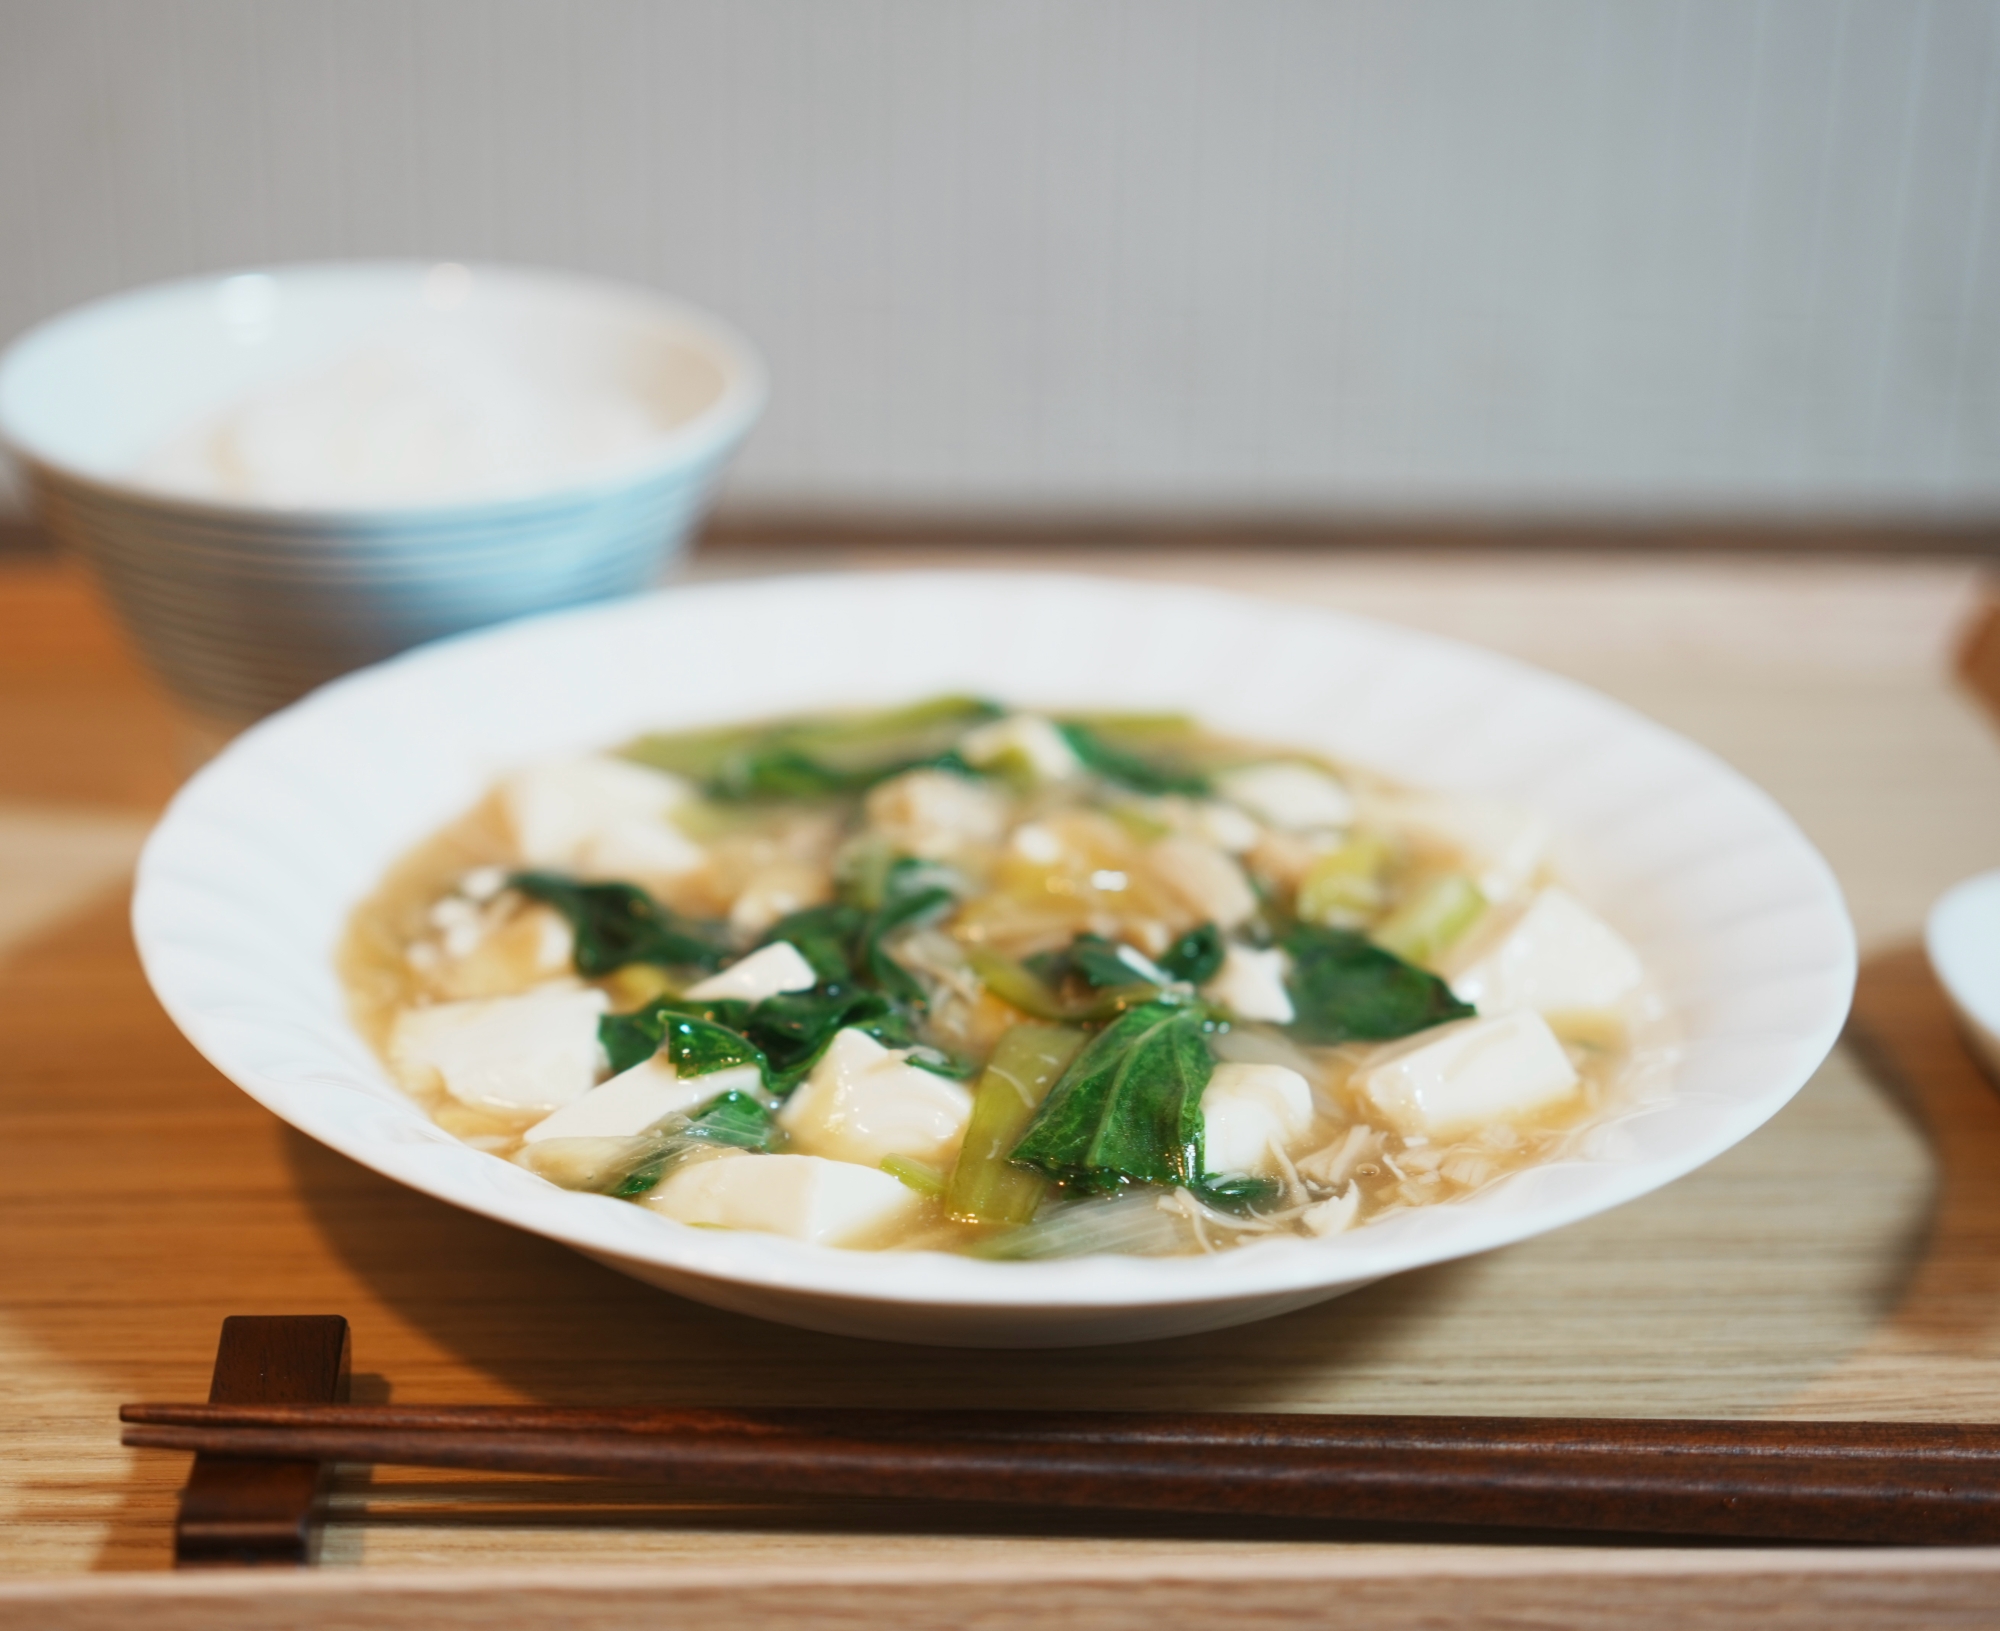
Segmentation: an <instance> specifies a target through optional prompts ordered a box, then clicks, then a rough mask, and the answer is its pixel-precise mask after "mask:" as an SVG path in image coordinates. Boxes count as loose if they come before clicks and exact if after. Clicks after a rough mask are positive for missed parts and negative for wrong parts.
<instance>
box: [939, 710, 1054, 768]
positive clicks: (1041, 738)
mask: <svg viewBox="0 0 2000 1631" xmlns="http://www.w3.org/2000/svg"><path fill="white" fill-rule="evenodd" d="M958 751H959V753H960V754H961V755H962V756H963V757H964V759H965V762H966V763H967V764H972V765H978V766H979V767H980V768H981V769H985V768H986V767H988V766H991V765H999V764H1002V763H1004V762H1005V761H1007V760H1010V759H1011V760H1012V761H1013V762H1015V763H1016V764H1020V765H1024V766H1025V767H1026V768H1027V770H1028V772H1029V774H1030V775H1032V776H1033V777H1034V779H1035V780H1036V781H1038V782H1059V781H1063V780H1066V779H1067V778H1068V777H1071V776H1074V775H1075V774H1076V773H1077V771H1079V770H1080V769H1082V768H1083V767H1082V764H1081V761H1079V760H1078V758H1077V756H1076V750H1075V749H1074V748H1072V747H1071V746H1070V745H1069V743H1068V742H1067V741H1065V740H1064V739H1063V734H1062V732H1061V731H1059V730H1057V729H1056V727H1055V726H1054V725H1053V724H1051V723H1050V722H1049V721H1048V720H1046V719H1043V718H1042V717H1041V716H1040V715H1038V714H1009V715H1008V716H1007V717H1006V718H1005V719H996V720H994V721H993V722H992V723H991V724H987V725H980V726H978V727H977V728H975V729H973V730H969V731H967V732H966V733H965V734H964V735H963V736H961V737H960V738H959V739H958Z"/></svg>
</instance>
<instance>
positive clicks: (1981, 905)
mask: <svg viewBox="0 0 2000 1631" xmlns="http://www.w3.org/2000/svg"><path fill="white" fill-rule="evenodd" d="M1924 949H1925V951H1926V952H1927V953H1928V954H1929V956H1930V960H1931V967H1932V968H1933V969H1934V970H1935V971H1936V972H1937V977H1938V980H1939V983H1940V984H1942V985H1943V986H1944V989H1945V994H1946V995H1947V996H1948V997H1950V998H1951V1005H1952V1007H1953V1008H1954V1009H1956V1010H1957V1011H1958V1018H1959V1023H1960V1024H1962V1025H1963V1026H1964V1027H1965V1034H1966V1036H1967V1037H1968V1038H1970V1040H1971V1042H1972V1045H1973V1047H1974V1048H1976V1049H1977V1050H1978V1052H1979V1056H1980V1058H1982V1059H1983V1060H1985V1061H1986V1068H1987V1070H1988V1071H1989V1072H1991V1073H1992V1076H1993V1079H1994V1081H1995V1082H2000V872H1982V873H1980V874H1979V876H1978V877H1976V878H1967V879H1966V880H1965V881H1964V882H1963V883H1959V884H1954V885H1953V886H1952V887H1951V888H1950V889H1947V890H1946V891H1945V892H1944V894H1943V895H1941V896H1939V897H1938V902H1937V904H1936V905H1935V906H1933V907H1932V908H1931V911H1930V917H1929V919H1928V920H1927V921H1926V922H1925V924H1924Z"/></svg>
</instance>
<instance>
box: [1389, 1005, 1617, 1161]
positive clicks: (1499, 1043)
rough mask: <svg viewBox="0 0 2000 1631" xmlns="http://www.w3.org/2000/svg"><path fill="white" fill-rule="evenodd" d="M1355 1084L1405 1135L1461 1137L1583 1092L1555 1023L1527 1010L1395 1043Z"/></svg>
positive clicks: (1544, 1109) (1463, 1022)
mask: <svg viewBox="0 0 2000 1631" xmlns="http://www.w3.org/2000/svg"><path fill="white" fill-rule="evenodd" d="M1353 1086H1354V1089H1355V1091H1356V1092H1357V1093H1358V1094H1359V1095H1360V1097H1361V1098H1362V1099H1363V1100H1364V1101H1365V1102H1367V1103H1368V1104H1369V1105H1371V1106H1372V1107H1373V1108H1374V1111H1375V1113H1376V1116H1377V1117H1378V1119H1380V1120H1381V1121H1382V1122H1383V1123H1384V1124H1386V1125H1387V1126H1389V1127H1392V1128H1394V1129H1395V1130H1396V1131H1397V1132H1399V1133H1403V1134H1406V1135H1422V1136H1425V1137H1430V1138H1455V1137H1458V1136H1459V1135H1461V1134H1463V1133H1469V1132H1473V1131H1475V1130H1477V1129H1478V1128H1481V1127H1486V1126H1489V1125H1491V1124H1492V1123H1494V1122H1509V1121H1522V1120H1526V1119H1528V1118H1530V1117H1533V1116H1537V1115H1540V1114H1543V1113H1545V1112H1547V1111H1550V1110H1553V1109H1555V1108H1556V1107H1557V1106H1558V1105H1560V1104H1562V1103H1563V1102H1564V1101H1565V1100H1567V1099H1568V1098H1569V1097H1570V1096H1571V1095H1572V1094H1573V1093H1575V1091H1576V1087H1577V1074H1576V1071H1575V1070H1574V1069H1573V1068H1572V1067H1571V1065H1570V1062H1569V1056H1568V1055H1567V1054H1566V1053H1564V1052H1563V1046H1562V1044H1561V1043H1560V1042H1558V1041H1557V1040H1556V1035H1555V1033H1554V1032H1553V1031H1551V1030H1550V1029H1549V1026H1548V1021H1547V1020H1545V1019H1543V1018H1542V1016H1541V1015H1540V1014H1537V1013H1535V1012H1534V1011H1533V1010H1531V1009H1519V1010H1517V1011H1515V1012H1514V1013H1511V1014H1500V1015H1497V1016H1495V1017H1493V1018H1490V1019H1485V1018H1482V1019H1462V1020H1459V1021H1458V1022H1457V1023H1456V1024H1452V1025H1441V1026H1439V1027H1437V1028H1436V1029H1435V1030H1430V1031H1423V1032H1420V1033H1418V1035H1417V1036H1416V1037H1414V1038H1410V1039H1408V1040H1406V1041H1403V1042H1399V1043H1395V1044H1393V1045H1392V1046H1391V1047H1390V1048H1389V1049H1387V1050H1386V1051H1385V1052H1384V1053H1383V1054H1380V1055H1378V1056H1377V1057H1376V1058H1375V1059H1374V1060H1373V1061H1372V1062H1371V1063H1369V1064H1368V1065H1366V1066H1364V1067H1363V1068H1362V1069H1361V1070H1359V1071H1357V1072H1356V1073H1355V1075H1354V1078H1353Z"/></svg>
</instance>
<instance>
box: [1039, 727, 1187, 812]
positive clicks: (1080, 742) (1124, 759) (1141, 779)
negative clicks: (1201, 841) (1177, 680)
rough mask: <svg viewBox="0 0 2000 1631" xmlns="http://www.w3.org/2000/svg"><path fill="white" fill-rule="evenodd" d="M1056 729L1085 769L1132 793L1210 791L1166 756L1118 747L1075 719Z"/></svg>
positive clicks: (1182, 765)
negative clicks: (1130, 790)
mask: <svg viewBox="0 0 2000 1631" xmlns="http://www.w3.org/2000/svg"><path fill="white" fill-rule="evenodd" d="M1056 729H1057V730H1059V731H1061V732H1062V735H1063V740H1064V741H1065V742H1067V743H1069V745H1070V751H1071V752H1073V753H1074V754H1075V755H1076V756H1077V758H1079V759H1080V760H1082V761H1083V765H1084V768H1085V769H1087V770H1092V771H1095V772H1096V773H1097V774H1098V775H1100V776H1102V777H1103V778H1104V779H1105V780H1106V781H1110V782H1116V783H1118V785H1119V786H1121V787H1129V788H1131V789H1132V791H1133V792H1135V793H1187V794H1190V795H1192V796H1195V797H1200V796H1202V795H1203V794H1206V793H1207V792H1208V791H1209V788H1210V783H1209V779H1208V777H1206V776H1205V775H1203V774H1202V773H1201V772H1200V771H1198V770H1196V769H1194V768H1193V767H1192V766H1190V765H1186V764H1182V763H1179V762H1177V761H1175V760H1173V759H1170V758H1168V757H1167V756H1166V755H1165V754H1141V753H1136V752H1134V751H1132V750H1131V749H1128V748H1124V747H1119V746H1117V745H1115V744H1114V743H1112V742H1110V741H1109V740H1107V739H1106V737H1105V736H1104V735H1103V734H1102V733H1100V732H1099V731H1097V730H1095V729H1093V728H1092V727H1091V726H1089V725H1086V724H1083V723H1082V722H1081V721H1078V720H1065V721H1060V722H1058V723H1057V725H1056Z"/></svg>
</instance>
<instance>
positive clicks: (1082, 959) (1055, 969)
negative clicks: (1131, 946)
mask: <svg viewBox="0 0 2000 1631" xmlns="http://www.w3.org/2000/svg"><path fill="white" fill-rule="evenodd" d="M1122 949H1123V948H1122V947H1121V946H1120V945H1119V944H1118V942H1117V941H1115V940H1107V939H1105V938H1104V936H1103V935H1101V934H1080V935H1078V936H1076V938H1075V939H1073V940H1072V941H1070V943H1069V944H1068V945H1067V946H1065V947H1064V948H1063V949H1062V950H1061V951H1054V952H1044V953H1042V955H1041V956H1039V957H1031V958H1029V959H1028V962H1027V965H1026V966H1027V967H1028V969H1029V970H1030V971H1031V972H1032V973H1034V974H1036V975H1038V976H1039V977H1040V978H1041V979H1042V980H1043V981H1044V982H1045V983H1046V984H1048V985H1051V986H1055V987H1057V988H1058V989H1060V988H1061V987H1062V986H1063V985H1065V984H1068V983H1070V982H1072V981H1073V982H1075V983H1077V984H1079V985H1084V986H1088V987H1089V988H1090V989H1091V990H1092V991H1110V990H1115V989H1116V988H1117V987H1119V986H1124V985H1136V984H1139V983H1140V982H1142V981H1143V982H1145V983H1147V984H1153V983H1156V982H1153V981H1149V980H1147V979H1146V976H1145V975H1143V974H1141V973H1140V972H1139V971H1138V970H1137V969H1136V968H1134V967H1133V966H1132V965H1131V964H1130V963H1128V962H1126V961H1125V959H1124V958H1123V957H1121V956H1120V955H1119V952H1120V951H1121V950H1122Z"/></svg>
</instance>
